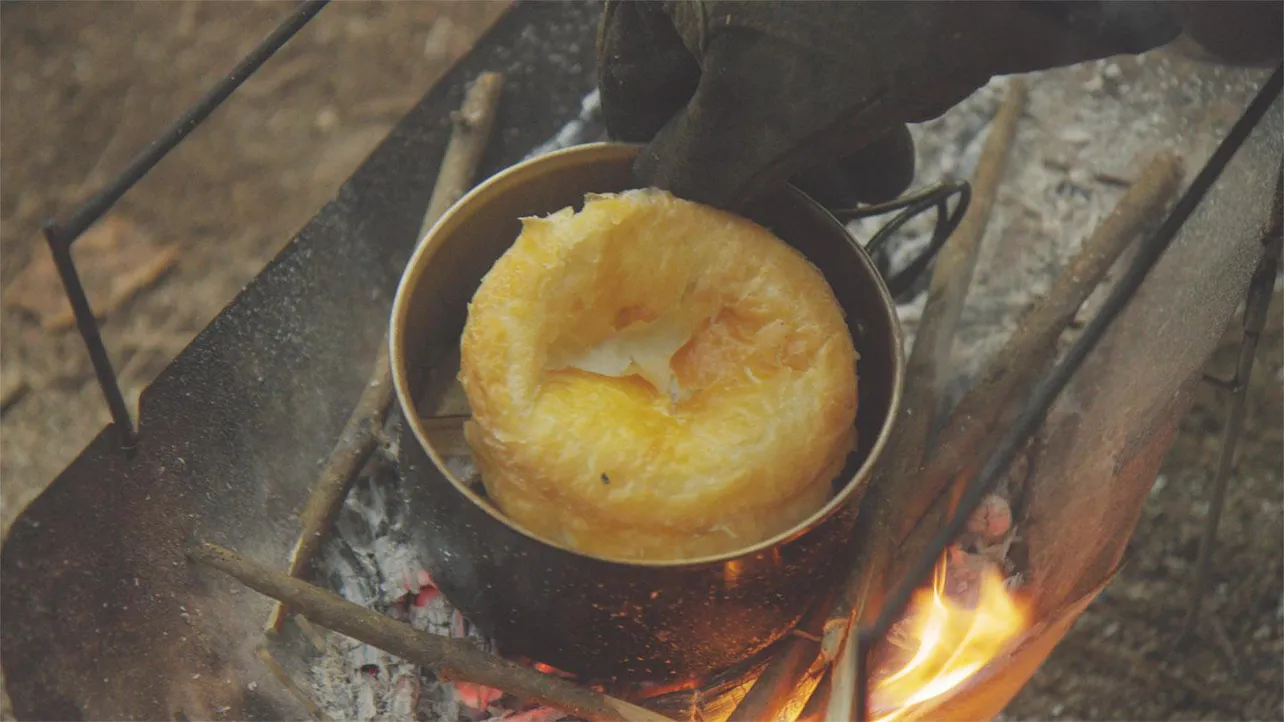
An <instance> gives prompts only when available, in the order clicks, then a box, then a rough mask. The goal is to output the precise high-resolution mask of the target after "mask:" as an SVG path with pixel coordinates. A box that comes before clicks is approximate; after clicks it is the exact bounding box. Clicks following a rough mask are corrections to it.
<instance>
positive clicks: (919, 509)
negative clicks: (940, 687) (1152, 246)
mask: <svg viewBox="0 0 1284 722" xmlns="http://www.w3.org/2000/svg"><path fill="white" fill-rule="evenodd" d="M1136 178H1137V181H1136V182H1135V183H1133V185H1132V186H1131V187H1130V188H1129V189H1128V191H1127V192H1126V193H1124V196H1123V197H1122V198H1121V199H1120V200H1119V202H1118V203H1117V204H1116V205H1115V208H1114V210H1113V211H1111V213H1110V215H1109V216H1108V217H1107V218H1106V220H1105V221H1104V222H1103V223H1102V224H1101V225H1100V226H1099V227H1098V228H1097V230H1096V231H1094V232H1093V234H1092V235H1091V236H1090V237H1089V238H1088V239H1087V240H1085V241H1084V243H1083V246H1082V247H1081V248H1080V249H1079V252H1078V253H1077V254H1075V257H1074V258H1073V259H1072V260H1071V261H1070V263H1069V265H1068V266H1067V267H1066V269H1065V270H1064V271H1063V272H1062V273H1061V274H1060V275H1059V276H1058V277H1057V279H1056V280H1055V281H1054V282H1053V284H1052V288H1051V289H1049V291H1048V294H1047V295H1046V296H1044V297H1043V298H1042V299H1040V300H1039V301H1037V302H1036V303H1035V305H1034V306H1033V307H1032V308H1031V309H1030V311H1029V312H1028V313H1027V314H1026V315H1025V317H1024V318H1022V320H1021V322H1020V325H1019V326H1018V327H1017V330H1016V331H1015V332H1014V333H1013V334H1012V336H1011V338H1009V339H1008V341H1007V343H1006V344H1004V346H1003V349H1002V350H1001V351H999V353H997V354H996V355H995V356H994V359H993V360H992V361H990V363H989V364H988V365H987V367H986V369H985V371H984V372H983V373H982V375H981V381H980V382H979V383H978V384H977V385H976V386H974V387H973V388H972V389H970V390H969V391H968V392H967V394H965V395H964V397H963V399H962V400H961V401H959V404H958V406H957V407H955V410H954V412H953V413H952V414H951V415H950V419H949V422H948V423H947V424H946V427H945V430H944V431H943V432H942V435H941V438H940V439H939V443H937V444H936V449H937V451H936V453H935V455H934V456H933V457H932V458H931V459H930V461H929V462H928V464H927V467H926V469H924V470H923V473H922V474H921V475H920V476H919V479H918V481H917V482H916V484H915V486H914V488H913V490H912V493H911V494H910V496H909V498H908V499H907V500H906V502H907V504H906V509H905V514H904V515H903V516H902V517H901V519H900V521H901V523H902V524H903V526H902V527H901V528H900V530H899V533H897V534H896V540H897V541H898V542H900V543H899V544H898V546H899V547H900V554H901V555H902V556H905V555H906V554H910V553H912V552H913V551H914V550H915V549H916V548H922V545H921V544H918V543H913V542H906V537H907V536H908V535H909V534H910V533H911V532H912V531H914V530H916V529H927V531H926V532H919V533H920V535H921V534H923V533H926V534H927V535H928V536H930V535H931V533H932V532H933V531H934V529H930V527H932V526H934V525H933V524H931V523H926V524H925V523H923V521H924V519H926V518H928V515H929V510H930V509H931V508H932V507H933V505H934V504H935V505H936V506H937V507H938V508H939V509H944V508H945V507H946V506H948V504H947V503H943V502H941V501H940V499H941V497H943V496H946V491H947V490H948V489H949V488H950V487H951V485H952V482H954V481H955V480H956V479H958V478H960V477H962V478H970V477H971V475H972V473H973V472H974V471H975V467H976V465H977V464H978V463H979V460H980V459H983V458H985V457H986V456H988V455H989V451H990V449H992V447H993V445H994V438H993V437H994V434H993V431H994V430H995V429H996V428H997V427H998V426H999V425H1000V424H1001V422H1002V421H1003V420H1004V418H1005V417H1006V416H1008V415H1010V414H1011V413H1012V410H1013V406H1014V404H1015V402H1017V401H1019V400H1020V398H1021V396H1022V394H1023V393H1024V392H1025V391H1026V390H1027V389H1028V388H1029V387H1030V385H1031V384H1033V383H1034V381H1035V380H1036V379H1037V378H1038V377H1039V376H1040V375H1041V374H1042V373H1043V371H1044V369H1046V368H1047V365H1048V364H1049V363H1051V362H1052V359H1053V357H1054V355H1055V351H1056V343H1057V339H1058V338H1060V337H1061V334H1062V333H1063V332H1064V331H1065V329H1066V327H1067V326H1068V325H1069V323H1070V321H1071V320H1072V319H1073V318H1074V316H1075V313H1076V312H1078V310H1079V308H1080V307H1081V306H1082V305H1083V302H1084V301H1085V300H1086V299H1087V298H1088V296H1089V295H1091V294H1092V292H1093V291H1094V290H1095V289H1096V288H1097V286H1098V285H1100V283H1101V281H1102V279H1103V278H1104V277H1105V275H1106V273H1107V272H1108V271H1109V270H1110V268H1111V266H1113V265H1114V263H1115V261H1116V260H1118V258H1119V256H1120V255H1121V254H1122V253H1123V251H1124V249H1125V248H1127V246H1128V245H1129V244H1130V243H1132V242H1133V241H1134V240H1135V239H1136V238H1138V237H1139V236H1140V235H1141V234H1142V233H1144V232H1145V231H1146V229H1147V228H1148V227H1149V226H1150V225H1153V224H1154V223H1156V222H1158V221H1159V220H1160V216H1161V214H1162V213H1163V211H1164V210H1165V209H1166V208H1167V207H1168V206H1169V205H1170V204H1171V202H1172V200H1173V199H1174V198H1175V197H1176V195H1177V192H1178V191H1179V190H1180V188H1181V180H1182V164H1181V160H1180V159H1179V158H1178V157H1177V156H1175V155H1172V154H1168V153H1161V154H1159V155H1157V156H1155V157H1154V158H1153V159H1152V160H1151V161H1150V162H1149V163H1148V164H1147V165H1146V167H1145V168H1144V169H1142V171H1141V172H1140V173H1139V174H1137V175H1136ZM924 541H925V538H924Z"/></svg>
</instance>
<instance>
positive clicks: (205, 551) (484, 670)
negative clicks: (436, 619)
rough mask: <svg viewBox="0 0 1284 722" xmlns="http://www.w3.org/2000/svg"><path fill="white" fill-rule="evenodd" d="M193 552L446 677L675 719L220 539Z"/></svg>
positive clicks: (562, 702)
mask: <svg viewBox="0 0 1284 722" xmlns="http://www.w3.org/2000/svg"><path fill="white" fill-rule="evenodd" d="M187 557H188V558H189V559H191V560H192V561H194V562H196V563H198V564H203V565H205V566H208V567H212V568H214V569H217V570H219V571H221V572H223V573H225V574H227V575H229V576H231V577H233V578H234V579H237V580H238V581H240V582H241V583H242V584H244V585H246V586H247V587H249V588H251V589H253V590H254V591H256V592H259V593H260V594H263V595H266V596H269V597H272V598H273V599H276V600H278V601H281V602H284V603H286V604H288V605H290V606H291V607H292V608H294V609H296V610H298V612H299V613H300V614H302V615H304V616H306V617H307V618H308V619H310V620H312V621H313V622H314V623H316V624H318V625H320V626H322V627H325V628H327V629H331V630H333V631H335V632H338V633H339V634H343V635H345V636H348V637H352V638H353V639H356V640H358V641H361V642H364V643H366V644H369V645H371V646H374V647H378V648H380V649H382V650H385V651H387V652H388V653H389V654H395V655H397V656H399V657H402V658H404V659H407V660H409V661H411V662H414V663H415V664H419V665H422V666H424V667H428V668H429V669H432V670H433V671H434V672H436V673H438V674H439V675H441V676H442V677H444V678H448V679H452V680H460V681H465V682H472V683H474V684H480V685H484V686H487V687H494V688H495V689H499V690H503V691H504V692H507V693H509V694H513V695H516V696H518V697H521V698H523V699H529V700H532V701H535V702H538V703H540V704H544V705H548V706H550V707H555V708H557V709H559V710H562V711H564V712H567V713H569V714H573V715H576V716H578V717H582V718H585V719H588V720H610V721H612V722H668V721H667V718H665V717H662V716H660V715H658V714H655V713H654V712H651V711H650V710H647V709H644V708H642V707H638V706H637V705H633V704H630V703H628V702H625V701H623V700H619V699H615V698H612V697H608V696H606V695H603V694H600V693H598V692H595V691H593V690H590V689H586V688H584V687H580V686H577V685H575V684H572V683H570V682H568V681H566V680H564V679H562V678H560V677H557V676H555V675H551V674H544V673H543V672H539V671H537V670H535V669H532V668H530V667H523V666H521V665H519V664H517V663H515V662H510V661H508V660H506V659H503V658H501V657H497V656H495V655H493V654H489V653H486V652H483V651H481V650H480V649H478V648H476V647H475V646H473V645H472V644H471V643H470V642H467V641H464V640H461V639H451V638H449V637H442V636H440V635H436V634H433V633H431V632H424V631H420V630H418V629H415V628H414V627H411V626H410V625H408V624H404V623H402V622H398V621H396V620H394V619H392V618H391V617H386V616H384V615H382V614H380V613H378V612H376V611H374V610H372V609H367V608H365V607H363V606H361V605H359V604H354V603H352V602H349V601H348V600H346V599H343V598H342V597H339V596H336V595H334V594H331V593H330V592H327V591H325V590H324V589H321V588H320V587H317V586H314V585H312V584H309V583H307V582H305V581H303V580H302V579H298V578H296V577H291V576H288V575H285V574H281V573H279V572H275V571H272V570H271V569H268V568H267V567H264V566H262V565H260V564H256V563H254V562H252V561H250V560H248V559H246V558H244V557H242V556H241V555H239V554H237V553H236V552H233V551H231V550H229V549H225V548H223V547H220V546H217V545H215V544H208V543H204V544H198V545H196V546H194V547H192V548H190V549H188V550H187Z"/></svg>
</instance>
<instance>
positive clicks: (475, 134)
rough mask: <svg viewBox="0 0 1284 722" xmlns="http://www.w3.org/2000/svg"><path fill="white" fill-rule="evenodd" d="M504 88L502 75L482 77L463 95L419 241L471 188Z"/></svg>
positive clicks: (453, 115) (420, 229) (491, 74)
mask: <svg viewBox="0 0 1284 722" xmlns="http://www.w3.org/2000/svg"><path fill="white" fill-rule="evenodd" d="M503 88H504V76H503V75H502V74H501V73H482V74H481V75H479V76H477V80H475V81H473V84H472V86H471V87H470V88H469V89H468V92H467V93H466V94H465V95H464V102H463V104H462V105H461V106H460V107H459V110H458V111H456V112H455V113H453V114H452V115H451V119H452V120H454V121H455V127H454V129H453V130H451V133H450V144H449V145H448V146H446V154H445V155H444V156H442V159H441V171H440V172H439V173H438V174H437V185H436V186H435V187H434V188H433V190H432V198H431V199H430V200H429V201H428V211H427V212H426V213H425V214H424V222H423V225H421V226H420V228H419V237H420V238H423V237H424V236H425V235H426V234H427V233H428V229H430V228H432V225H433V224H434V223H436V222H437V219H439V218H441V215H442V214H443V213H445V212H446V210H447V209H449V208H450V207H451V206H453V205H454V204H455V202H456V201H458V200H459V199H460V198H463V197H464V194H465V193H467V192H468V189H469V188H471V187H472V185H473V176H474V175H475V174H476V173H477V166H478V164H479V163H481V157H482V153H484V152H486V146H487V145H489V144H490V131H491V128H492V127H493V126H494V124H495V114H496V111H497V109H498V108H499V96H500V91H502V90H503Z"/></svg>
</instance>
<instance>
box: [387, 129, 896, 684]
mask: <svg viewBox="0 0 1284 722" xmlns="http://www.w3.org/2000/svg"><path fill="white" fill-rule="evenodd" d="M639 150H640V147H639V146H634V145H626V144H618V143H595V144H589V145H582V146H577V147H574V148H570V149H566V150H562V151H558V152H554V153H550V154H548V155H544V156H541V157H538V158H535V159H533V160H528V161H525V162H523V163H519V164H517V165H515V166H513V167H511V168H509V169H507V170H505V171H503V172H501V173H499V174H498V175H495V176H493V177H491V178H490V179H489V180H487V181H485V182H484V183H482V184H481V185H479V186H477V187H476V188H475V189H473V190H472V191H471V192H470V193H468V194H467V195H465V196H464V197H463V198H462V199H460V200H459V202H458V203H456V204H455V205H454V206H453V207H452V208H451V209H450V210H448V211H447V212H446V213H445V214H444V215H443V216H442V217H441V218H440V220H439V221H438V222H437V223H436V224H435V225H434V226H433V227H432V228H431V229H430V230H429V231H428V232H427V234H426V235H425V236H424V238H423V239H422V240H421V241H420V243H419V245H418V247H417V248H416V250H415V252H414V255H413V256H412V258H411V259H410V262H409V264H408V266H407V268H406V271H405V274H404V276H403V277H402V279H401V283H400V286H399V288H398V290H397V295H396V298H395V300H394V304H393V311H392V325H391V329H390V343H391V363H392V375H393V380H394V383H395V386H396V394H397V400H398V403H399V405H400V409H401V411H402V414H403V417H404V423H403V426H402V432H401V439H400V452H399V453H400V456H401V462H402V467H403V471H404V473H405V474H406V485H405V486H406V488H407V489H408V491H407V494H408V496H409V497H410V508H411V510H412V513H413V514H414V521H413V523H414V525H415V527H414V533H415V535H416V538H417V543H419V544H421V545H422V547H421V548H422V549H424V551H425V553H424V555H423V557H424V560H425V564H426V565H427V566H428V572H429V573H430V574H432V577H433V580H434V581H435V582H436V584H437V586H438V587H439V589H440V590H441V592H442V593H443V594H444V595H445V596H446V598H447V599H448V600H449V601H450V603H451V604H452V605H454V606H455V607H456V608H457V609H459V610H460V611H461V612H462V613H463V614H464V615H465V616H466V617H467V618H468V619H469V620H470V621H471V622H472V623H473V624H475V625H477V626H478V627H479V628H480V629H481V630H482V631H483V632H485V633H486V634H487V635H488V636H490V637H491V638H492V639H493V640H495V643H496V646H497V647H498V651H499V652H500V653H501V654H503V655H505V656H509V657H514V658H525V659H528V660H533V661H538V662H542V663H545V664H548V665H552V666H553V667H556V668H558V669H560V670H563V671H566V672H569V673H572V674H574V675H576V677H577V678H578V679H579V681H581V682H584V683H595V684H602V685H604V686H605V687H606V688H607V689H609V690H612V691H613V692H614V693H617V694H622V696H630V692H629V690H636V689H638V687H637V685H639V684H641V683H647V684H655V683H659V684H665V685H673V684H682V683H683V682H684V681H691V680H699V679H702V678H705V677H707V676H708V675H710V674H712V673H714V672H717V671H720V670H726V669H728V668H730V667H733V666H735V665H737V664H739V663H743V662H745V661H746V660H748V659H750V658H752V657H754V656H755V655H756V654H758V653H760V652H762V651H763V650H764V649H766V648H767V647H768V646H769V645H771V644H772V643H773V642H775V641H777V640H779V639H780V638H781V637H782V636H783V635H785V634H786V633H788V631H789V630H790V629H791V627H793V626H794V625H795V624H797V623H798V622H799V620H800V618H801V617H802V616H803V614H804V613H805V612H806V611H807V610H808V609H809V607H810V606H811V605H812V604H813V602H814V601H815V600H816V599H817V598H819V597H820V596H821V595H822V594H824V593H826V592H827V591H829V590H832V589H833V588H834V587H835V585H836V583H837V581H838V580H839V577H840V575H841V571H842V569H841V567H842V565H841V563H840V562H841V561H842V560H843V559H845V558H846V557H847V555H848V554H849V553H850V549H851V543H852V537H853V527H854V523H855V507H856V504H855V502H856V501H858V500H859V497H860V495H861V494H862V493H863V491H864V490H865V488H866V486H867V485H868V482H869V479H870V477H871V473H872V471H873V468H874V465H875V463H876V461H877V460H878V458H879V456H880V454H881V453H882V452H883V449H884V446H885V444H886V442H887V437H888V435H889V433H890V431H891V428H892V422H893V419H894V418H895V417H896V412H897V409H898V407H899V404H900V399H901V391H902V385H903V381H904V380H903V357H902V342H901V329H900V325H899V322H898V320H897V317H896V313H895V307H894V305H893V302H892V299H891V297H890V295H889V293H888V290H887V286H886V285H885V283H884V281H883V279H882V278H881V277H880V276H879V274H878V272H877V271H876V270H875V267H874V264H873V263H872V262H871V260H870V258H869V256H868V254H867V253H866V252H865V251H864V250H863V249H862V248H861V247H860V246H859V245H858V244H857V243H856V242H855V241H854V240H853V239H852V238H851V237H850V236H849V235H848V233H847V231H846V230H845V229H844V227H843V226H842V224H840V223H839V222H838V221H837V220H836V219H835V218H834V217H833V216H832V215H831V214H830V213H829V212H827V211H826V210H825V209H824V208H822V207H821V206H820V205H818V204H817V203H815V202H814V201H812V200H811V199H809V198H808V197H807V196H805V195H803V194H802V193H801V192H799V191H798V190H796V189H794V188H792V187H785V188H783V189H781V190H780V191H778V192H776V193H775V194H774V195H770V196H769V197H767V198H766V199H764V200H763V201H761V202H759V203H758V204H756V206H755V208H754V209H753V211H752V212H749V213H746V216H747V217H749V218H751V219H752V220H754V221H756V222H758V223H760V224H762V225H764V226H766V227H767V228H769V229H771V230H772V231H773V232H775V233H776V234H777V235H778V236H779V237H781V238H782V239H783V240H784V241H785V242H787V243H789V244H790V245H792V246H794V247H795V248H797V249H798V250H799V251H801V252H802V253H803V254H804V255H805V256H806V257H807V258H808V259H810V260H811V262H812V263H813V264H815V265H816V266H817V267H818V268H820V269H821V271H822V272H823V273H824V275H825V277H826V279H827V280H828V282H829V284H830V285H831V286H832V287H833V290H834V293H835V295H836V296H837V298H838V300H839V302H840V303H841V304H842V306H843V308H844V310H845V311H846V314H847V322H848V326H849V328H850V329H851V333H852V337H853V339H854V340H855V345H856V349H857V351H858V352H859V354H860V361H859V365H858V372H859V374H860V385H859V389H860V396H859V407H858V412H857V420H856V425H857V430H858V434H859V436H858V439H859V441H858V446H857V449H856V451H855V452H854V453H853V454H852V456H851V457H850V459H849V462H848V465H847V467H846V468H845V469H844V471H843V473H842V474H841V475H840V476H839V477H838V478H837V479H836V480H835V482H834V483H835V492H836V493H835V495H834V497H833V498H832V499H831V500H830V502H829V503H828V504H827V505H826V506H825V507H824V508H822V509H821V510H819V511H817V512H816V513H815V514H813V515H812V516H811V517H809V518H808V519H806V520H805V521H804V522H802V523H801V524H799V525H797V526H796V527H795V528H793V529H790V530H789V531H787V532H785V533H783V534H780V535H778V536H776V537H774V538H772V539H768V540H766V541H764V542H762V543H759V544H756V545H754V546H752V547H750V548H746V549H743V550H740V551H737V552H735V553H730V554H724V555H721V556H717V557H709V558H703V559H692V560H687V561H681V562H664V563H648V562H633V561H617V560H611V559H602V558H595V557H592V556H588V555H585V554H583V553H580V552H577V551H573V550H571V549H568V548H563V547H560V546H558V545H557V544H555V543H551V542H549V541H547V540H544V539H541V538H538V537H536V536H534V535H533V534H532V533H530V532H528V531H526V530H524V529H522V528H520V527H519V526H517V525H516V524H515V523H514V522H512V521H510V520H509V519H507V518H506V517H505V516H504V514H503V513H502V512H501V511H500V510H499V509H498V508H497V507H496V506H494V505H493V504H492V503H491V502H490V501H488V500H487V499H486V498H485V496H484V491H483V490H482V489H480V488H473V487H471V486H469V485H468V484H466V483H465V482H464V481H463V480H461V479H460V478H458V477H457V476H456V474H455V473H452V471H451V470H450V469H449V468H448V467H447V465H446V463H445V460H444V457H445V454H444V452H443V449H442V448H440V447H441V444H442V442H441V436H440V434H438V433H437V432H436V431H435V430H434V429H435V428H436V425H435V423H434V422H431V421H426V420H425V419H426V418H427V417H432V416H434V415H436V414H439V413H441V412H440V410H439V409H440V406H439V402H440V397H441V395H442V393H443V392H442V389H443V388H445V387H448V386H450V385H451V383H452V382H454V379H455V377H456V375H457V374H458V369H459V367H458V358H459V357H458V347H459V338H460V335H461V333H462V330H463V327H464V322H465V319H466V313H467V309H468V302H469V300H470V299H471V298H472V296H473V294H474V293H475V292H476V290H477V288H478V287H479V285H480V283H481V279H482V277H483V275H485V273H486V272H487V271H488V270H489V269H490V267H491V265H492V264H494V263H495V262H496V261H497V260H498V259H499V257H500V256H501V255H502V254H503V253H504V251H505V250H507V249H508V248H509V246H510V245H511V244H512V243H513V241H514V240H515V239H516V238H517V236H518V233H519V232H520V230H521V225H520V222H519V218H521V217H523V216H538V215H546V214H549V213H552V212H554V211H557V210H559V209H561V208H564V207H567V206H573V207H575V208H576V209H577V210H578V209H580V208H582V207H583V198H584V195H585V194H586V193H609V192H617V191H622V190H626V189H629V188H634V187H637V184H636V181H635V179H634V177H633V174H632V166H633V160H634V158H635V157H636V156H637V153H638V152H639ZM455 388H456V391H455V393H456V395H458V390H457V384H456V385H455ZM448 393H449V392H447V394H448ZM434 439H435V440H434Z"/></svg>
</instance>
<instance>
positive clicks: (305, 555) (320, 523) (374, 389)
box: [263, 335, 392, 636]
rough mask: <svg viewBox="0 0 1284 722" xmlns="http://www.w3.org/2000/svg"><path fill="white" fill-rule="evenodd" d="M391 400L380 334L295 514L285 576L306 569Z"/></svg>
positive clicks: (272, 623) (276, 619)
mask: <svg viewBox="0 0 1284 722" xmlns="http://www.w3.org/2000/svg"><path fill="white" fill-rule="evenodd" d="M391 405H392V372H391V369H390V368H389V365H388V341H387V337H386V335H385V337H384V341H383V342H382V343H380V344H379V351H378V353H377V354H376V355H375V366H374V373H373V374H372V375H371V378H370V381H369V382H368V383H367V384H366V387H365V389H364V390H363V391H362V392H361V397H360V398H359V399H358V400H357V406H356V408H355V409H353V411H352V415H351V416H349V417H348V423H347V424H346V425H345V426H344V427H343V433H341V434H340V435H339V441H338V443H336V444H335V446H334V450H333V451H331V452H330V458H328V459H326V462H325V466H324V467H322V469H321V476H320V477H318V479H317V483H316V484H315V485H314V486H313V487H312V493H311V494H310V495H309V496H308V501H307V503H306V504H305V505H304V507H303V511H302V512H301V513H300V514H299V529H300V531H299V537H298V539H297V540H295V542H294V549H293V550H292V551H291V552H290V561H289V566H288V567H287V573H288V574H289V575H290V576H292V577H297V576H302V575H303V574H305V573H306V572H307V571H308V568H309V567H310V566H311V564H312V560H313V559H314V558H316V555H317V552H318V551H319V550H320V549H321V544H322V543H323V542H324V541H325V537H326V535H327V534H328V533H329V532H330V527H331V526H333V524H334V520H335V519H336V518H338V516H339V509H340V507H342V505H343V500H344V498H345V497H347V495H348V490H349V489H351V488H352V485H353V484H354V483H356V480H357V476H358V473H359V472H360V471H361V467H362V466H364V465H365V463H366V461H367V460H368V459H369V458H370V455H371V454H372V453H374V450H375V445H376V442H377V439H378V432H379V430H380V429H381V428H382V426H383V420H384V416H385V414H387V411H388V408H389V406H391ZM287 616H289V609H287V608H286V607H285V605H282V604H277V605H275V606H273V608H272V613H271V614H270V615H268V621H267V624H266V625H265V626H264V630H263V631H264V632H265V633H266V634H268V635H269V636H274V635H276V634H277V633H278V632H280V630H281V624H282V623H284V622H285V619H286V617H287Z"/></svg>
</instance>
